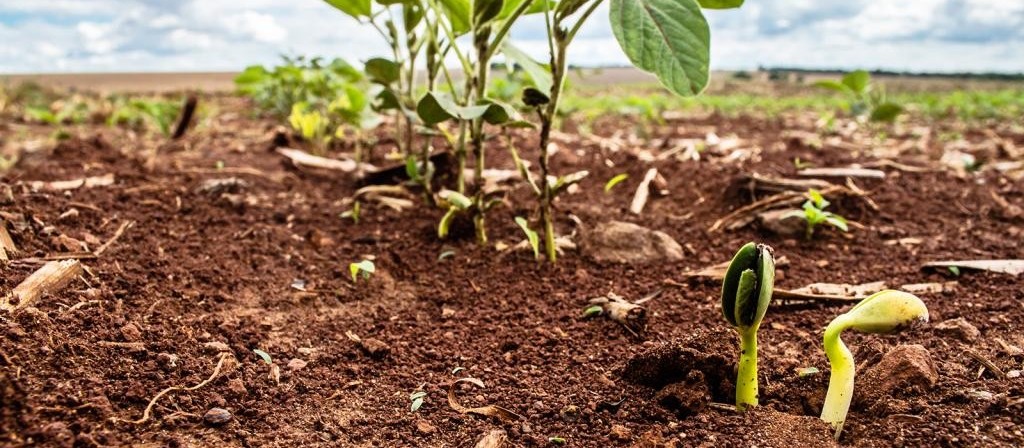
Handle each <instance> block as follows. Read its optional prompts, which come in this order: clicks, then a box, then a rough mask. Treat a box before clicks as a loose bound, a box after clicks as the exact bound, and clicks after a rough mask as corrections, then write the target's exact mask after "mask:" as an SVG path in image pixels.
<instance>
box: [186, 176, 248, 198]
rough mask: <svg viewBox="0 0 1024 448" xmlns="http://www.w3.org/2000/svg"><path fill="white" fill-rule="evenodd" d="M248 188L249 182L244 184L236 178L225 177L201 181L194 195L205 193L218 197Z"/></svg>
mask: <svg viewBox="0 0 1024 448" xmlns="http://www.w3.org/2000/svg"><path fill="white" fill-rule="evenodd" d="M248 186H249V182H246V181H244V180H242V179H239V178H237V177H227V178H222V179H207V180H205V181H203V183H202V184H201V185H199V187H198V188H196V193H205V194H209V195H211V196H219V195H221V194H224V193H238V192H240V191H242V190H244V189H245V188H246V187H248Z"/></svg>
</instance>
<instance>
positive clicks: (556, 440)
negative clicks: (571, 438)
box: [548, 436, 566, 445]
mask: <svg viewBox="0 0 1024 448" xmlns="http://www.w3.org/2000/svg"><path fill="white" fill-rule="evenodd" d="M548 442H551V443H552V444H554V445H565V443H566V442H565V437H558V436H554V437H548Z"/></svg>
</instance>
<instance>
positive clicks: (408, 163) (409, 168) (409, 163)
mask: <svg viewBox="0 0 1024 448" xmlns="http://www.w3.org/2000/svg"><path fill="white" fill-rule="evenodd" d="M405 175H406V176H409V179H410V180H412V181H413V182H419V181H420V166H419V163H417V162H416V156H414V155H409V156H408V157H406V158H405Z"/></svg>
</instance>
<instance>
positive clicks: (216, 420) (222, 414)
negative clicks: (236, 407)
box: [203, 408, 231, 426]
mask: <svg viewBox="0 0 1024 448" xmlns="http://www.w3.org/2000/svg"><path fill="white" fill-rule="evenodd" d="M203 420H204V421H205V422H206V423H208V424H210V425H213V426H220V425H223V424H225V423H227V422H229V421H231V412H228V410H227V409H224V408H210V410H209V411H206V414H204V415H203Z"/></svg>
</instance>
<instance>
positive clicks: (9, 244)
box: [0, 219, 18, 261]
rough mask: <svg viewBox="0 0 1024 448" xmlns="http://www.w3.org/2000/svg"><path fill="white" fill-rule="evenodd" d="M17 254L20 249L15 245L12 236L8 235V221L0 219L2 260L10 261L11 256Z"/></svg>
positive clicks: (0, 251)
mask: <svg viewBox="0 0 1024 448" xmlns="http://www.w3.org/2000/svg"><path fill="white" fill-rule="evenodd" d="M17 253H18V247H17V246H15V245H14V240H12V239H11V234H10V233H7V221H5V220H2V219H0V260H3V261H7V260H10V259H11V258H10V256H11V255H15V254H17Z"/></svg>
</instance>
